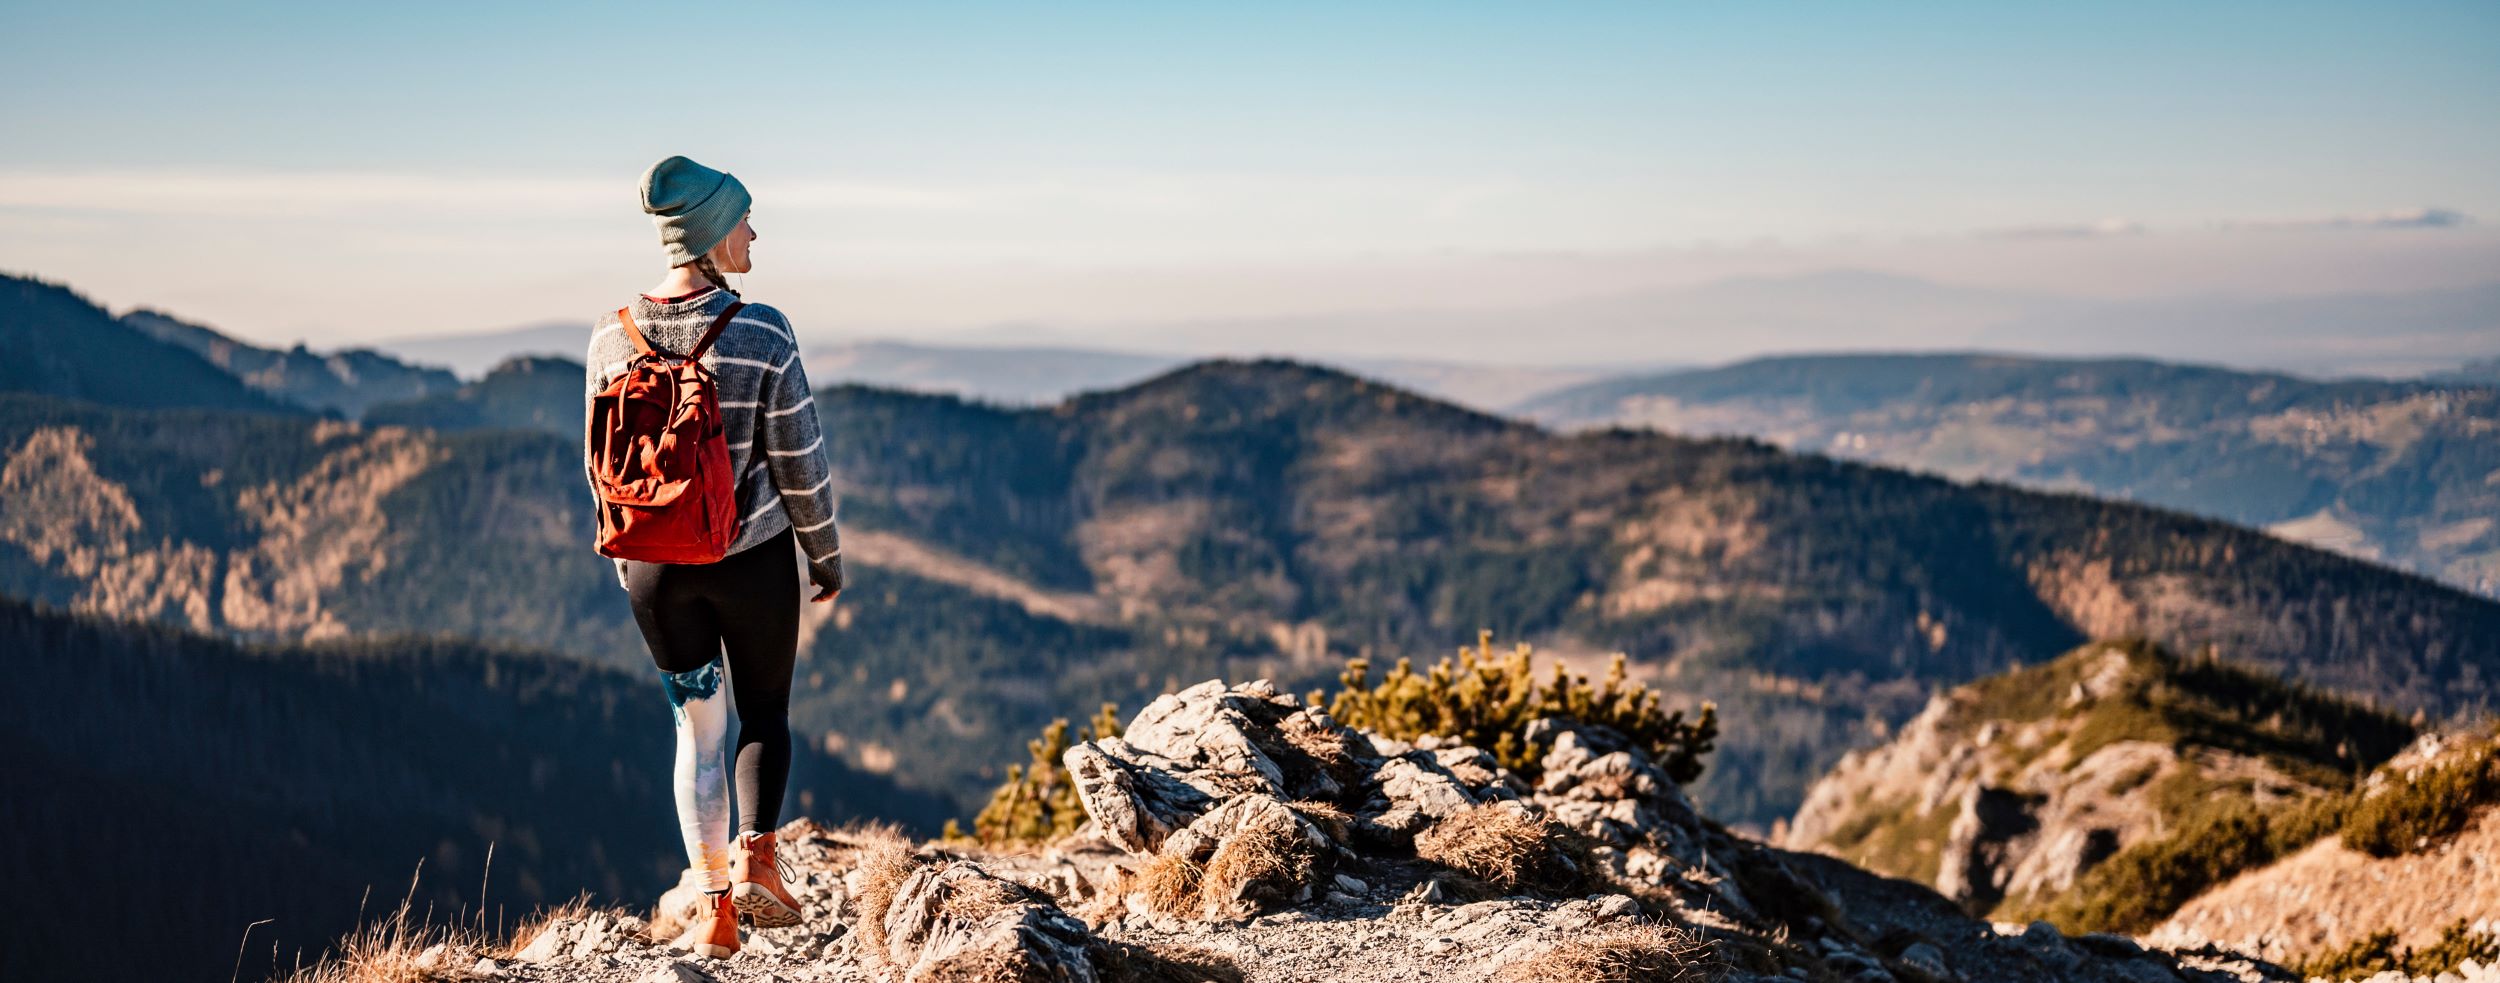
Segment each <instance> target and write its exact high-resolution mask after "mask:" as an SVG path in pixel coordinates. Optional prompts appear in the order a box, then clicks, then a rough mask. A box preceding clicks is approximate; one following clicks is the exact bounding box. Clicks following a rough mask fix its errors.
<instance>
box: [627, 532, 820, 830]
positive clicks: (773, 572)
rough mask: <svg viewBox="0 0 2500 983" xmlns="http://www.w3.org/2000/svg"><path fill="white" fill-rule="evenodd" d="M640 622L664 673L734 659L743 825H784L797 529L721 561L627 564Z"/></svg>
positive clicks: (732, 692) (732, 693)
mask: <svg viewBox="0 0 2500 983" xmlns="http://www.w3.org/2000/svg"><path fill="white" fill-rule="evenodd" d="M625 592H626V594H627V596H628V597H630V598H631V599H632V601H633V607H634V622H635V623H636V624H638V625H641V626H642V638H643V641H644V642H647V643H649V644H650V646H651V661H652V662H654V663H656V664H658V665H659V667H660V671H661V672H672V673H675V672H692V671H694V670H696V669H700V668H702V667H703V666H704V665H705V664H706V663H709V662H711V661H712V660H713V658H715V657H717V656H719V655H720V654H721V652H722V650H723V649H724V648H726V649H727V651H728V658H729V699H730V702H731V704H732V705H734V706H736V707H737V710H738V743H737V749H738V750H737V762H738V765H737V786H738V830H739V832H742V833H762V832H771V831H772V830H773V829H775V828H777V827H779V826H780V825H781V796H782V793H783V791H784V790H785V789H787V788H788V787H789V784H790V719H789V714H790V666H791V663H792V662H793V661H794V660H795V659H796V658H797V656H798V648H799V573H798V555H797V553H796V552H795V547H794V546H792V545H791V533H790V531H789V530H787V529H784V530H782V532H781V534H780V535H778V536H774V537H773V538H771V539H768V540H765V541H763V542H761V543H757V544H755V545H753V546H750V547H747V548H746V549H743V550H739V551H738V552H735V553H732V554H729V555H728V556H725V557H722V558H721V560H720V562H718V563H641V562H637V561H632V560H628V561H626V563H625Z"/></svg>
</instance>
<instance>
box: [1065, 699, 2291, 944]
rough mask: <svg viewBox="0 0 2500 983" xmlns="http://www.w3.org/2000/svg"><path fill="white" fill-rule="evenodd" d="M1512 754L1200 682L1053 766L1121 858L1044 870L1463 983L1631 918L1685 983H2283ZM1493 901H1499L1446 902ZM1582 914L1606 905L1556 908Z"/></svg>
mask: <svg viewBox="0 0 2500 983" xmlns="http://www.w3.org/2000/svg"><path fill="white" fill-rule="evenodd" d="M1521 736H1522V738H1523V739H1525V740H1527V741H1528V742H1530V744H1531V745H1532V746H1543V747H1545V748H1547V749H1548V750H1547V752H1546V754H1545V755H1544V756H1543V758H1542V760H1541V761H1540V762H1539V768H1538V769H1537V773H1536V775H1535V777H1534V779H1533V780H1531V779H1529V778H1527V777H1525V776H1522V775H1518V774H1514V773H1512V772H1510V771H1509V770H1508V769H1505V768H1502V767H1501V766H1500V765H1499V764H1498V763H1496V762H1495V760H1494V759H1493V757H1492V755H1490V754H1488V753H1486V752H1485V751H1484V750H1482V749H1480V748H1474V747H1468V746H1464V745H1459V744H1454V743H1451V742H1448V741H1445V740H1438V739H1433V738H1425V739H1421V740H1418V741H1415V742H1413V743H1408V742H1404V741H1399V740H1396V739H1393V738H1389V737H1386V736H1383V735H1380V734H1375V733H1370V732H1366V731H1358V730H1352V729H1349V728H1345V727H1342V726H1339V725H1337V724H1336V723H1335V722H1334V721H1333V720H1331V719H1330V718H1329V717H1328V715H1327V713H1326V712H1325V711H1323V710H1321V709H1319V708H1317V707H1310V706H1305V705H1303V704H1302V702H1301V701H1300V699H1298V698H1297V697H1295V696H1293V695H1291V694H1285V693H1279V692H1277V691H1276V690H1275V689H1274V688H1273V687H1272V686H1269V685H1268V684H1266V683H1265V682H1254V683H1248V684H1243V685H1240V686H1233V687H1227V686H1224V685H1223V684H1222V683H1220V682H1208V683H1202V684H1200V685H1198V686H1194V687H1191V688H1189V689H1187V690H1184V691H1182V692H1179V693H1174V694H1170V695H1167V696H1165V697H1162V698H1160V699H1158V700H1156V701H1155V702H1154V703H1153V704H1152V705H1150V706H1148V707H1147V708H1146V709H1145V710H1144V711H1142V712H1141V713H1139V715H1138V722H1137V724H1136V725H1135V726H1133V727H1132V728H1131V729H1130V730H1129V731H1128V732H1127V733H1126V734H1125V735H1124V736H1123V737H1121V738H1113V739H1108V740H1101V741H1091V742H1086V743H1082V744H1078V745H1076V746H1074V747H1072V748H1070V749H1069V750H1068V751H1067V753H1066V756H1065V763H1066V765H1067V767H1068V769H1069V771H1070V772H1071V773H1072V774H1073V775H1074V776H1075V780H1076V786H1077V791H1078V795H1079V798H1080V799H1081V800H1082V802H1083V803H1084V805H1085V809H1086V811H1087V813H1088V814H1089V816H1090V817H1091V818H1092V820H1093V823H1092V825H1091V826H1090V827H1089V830H1088V832H1086V833H1081V834H1080V835H1079V837H1078V839H1079V840H1080V841H1081V840H1083V839H1085V837H1087V836H1089V835H1090V836H1093V837H1097V838H1098V840H1097V842H1100V843H1103V844H1105V845H1106V846H1109V847H1111V848H1112V849H1115V850H1117V851H1119V852H1120V853H1121V854H1124V855H1125V857H1113V858H1109V859H1108V860H1107V861H1084V860H1072V859H1069V858H1066V857H1063V858H1062V859H1061V861H1060V862H1061V863H1076V864H1082V863H1086V862H1107V863H1108V864H1109V865H1110V866H1111V867H1112V868H1113V870H1112V872H1111V873H1109V874H1101V875H1092V876H1086V877H1070V878H1066V880H1067V881H1069V882H1082V883H1085V884H1087V885H1090V886H1091V889H1092V890H1093V891H1095V892H1096V893H1095V894H1093V896H1092V897H1090V898H1088V899H1086V900H1087V907H1086V909H1085V910H1087V911H1096V912H1101V913H1103V914H1104V916H1105V917H1106V919H1107V922H1106V924H1107V925H1109V926H1110V927H1111V928H1114V929H1117V930H1119V931H1120V932H1122V933H1124V934H1125V935H1126V936H1127V937H1130V938H1136V939H1146V940H1153V941H1163V942H1170V941H1181V942H1188V941H1195V940H1199V939H1214V938H1226V937H1231V938H1238V939H1259V940H1261V941H1258V942H1245V943H1244V944H1245V945H1248V946H1250V947H1251V948H1256V949H1259V950H1261V951H1266V941H1265V940H1269V939H1273V938H1275V937H1277V936H1278V935H1280V934H1283V930H1282V929H1280V928H1279V923H1278V920H1279V919H1284V920H1287V921H1286V922H1285V923H1284V924H1286V925H1289V926H1292V927H1295V928H1298V929H1300V930H1301V931H1302V933H1303V934H1305V935H1310V934H1313V933H1315V932H1317V931H1318V929H1317V928H1316V924H1315V923H1311V922H1309V921H1307V920H1305V919H1302V918H1299V917H1297V916H1298V915H1299V913H1300V912H1301V911H1302V910H1303V909H1306V908H1309V907H1312V906H1318V907H1321V908H1324V909H1326V910H1329V911H1353V912H1360V911H1366V910H1369V911H1378V912H1380V913H1381V917H1383V918H1385V919H1389V920H1395V919H1397V918H1399V917H1400V913H1401V912H1405V911H1409V910H1419V911H1422V912H1425V913H1426V914H1424V915H1423V916H1422V917H1423V918H1424V919H1425V922H1426V924H1425V926H1424V931H1426V932H1427V933H1437V934H1434V935H1433V937H1431V938H1429V939H1426V940H1425V942H1424V945H1423V948H1424V950H1425V954H1426V955H1429V956H1437V957H1444V958H1446V959H1448V960H1450V962H1449V963H1448V965H1449V966H1450V967H1452V968H1456V967H1461V966H1465V967H1468V968H1469V969H1470V970H1471V971H1472V973H1473V975H1472V976H1470V978H1475V977H1483V978H1491V977H1495V976H1500V977H1502V978H1529V977H1521V976H1520V975H1519V974H1520V973H1522V972H1524V971H1523V970H1520V969H1518V968H1516V967H1518V966H1521V965H1527V964H1528V963H1530V962H1534V961H1536V960H1540V959H1543V960H1548V961H1549V962H1550V961H1553V960H1557V959H1560V958H1561V957H1560V956H1558V955H1556V953H1559V952H1561V951H1562V950H1561V949H1560V948H1557V947H1559V946H1561V945H1562V944H1563V942H1564V941H1565V940H1566V939H1567V938H1568V937H1569V936H1571V935H1572V934H1573V932H1575V931H1578V930H1580V929H1585V928H1587V927H1588V926H1591V925H1594V924H1598V923H1600V922H1602V921H1603V920H1604V919H1605V918H1607V917H1619V916H1620V915H1621V914H1623V913H1625V912H1629V911H1642V912H1646V913H1647V914H1648V915H1649V916H1650V917H1651V918H1654V919H1657V920H1658V921H1656V922H1655V923H1653V924H1656V925H1659V926H1663V927H1665V928H1667V929H1671V930H1673V931H1675V932H1682V933H1689V935H1690V937H1693V938H1699V939H1707V940H1709V942H1710V943H1712V944H1713V945H1714V946H1715V947H1716V950H1717V952H1718V956H1717V961H1716V962H1715V963H1714V964H1713V966H1712V968H1710V969H1709V970H1708V972H1707V973H1701V975H1688V976H1678V977H1675V978H1679V979H1699V978H1704V977H1705V976H1708V977H1721V976H1723V977H1725V978H1729V979H1770V978H1794V977H1792V976H1787V975H1785V974H1789V973H1792V972H1796V973H1802V974H1803V975H1806V976H1808V977H1812V978H1837V979H1847V980H1862V981H1887V980H1914V981H1938V980H2139V979H2162V980H2183V979H2189V980H2205V979H2244V980H2269V979H2288V978H2289V976H2288V975H2287V974H2283V973H2281V971H2279V970H2276V969H2273V968H2272V967H2269V966H2265V965H2264V964H2262V963H2255V962H2253V961H2248V960H2240V961H2238V962H2235V963H2229V964H2228V965H2223V964H2217V965H2216V966H2213V967H2208V968H2207V969H2204V970H2199V969H2193V968H2189V967H2186V966H2184V965H2183V964H2182V963H2181V962H2179V961H2178V960H2177V959H2175V958H2172V957H2169V956H2167V955H2166V954H2163V953H2159V952H2154V951H2149V950H2144V949H2141V948H2135V949H2131V950H2128V951H2124V952H2118V953H2115V954H2113V953H2110V952H2104V951H2100V950H2095V949H2092V948H2090V947H2088V946H2079V945H2075V944H2069V943H2068V942H2067V941H2066V940H2064V939H2062V938H2061V937H2059V936H2058V935H2057V933H2056V931H2055V930H2054V929H2049V928H2047V927H2046V926H2040V927H2038V928H2026V929H2020V930H2018V931H2013V932H2000V931H1998V930H1996V929H1994V928H1992V927H1990V926H1988V925H1987V924H1985V923H1981V922H1977V921H1974V920H1972V919H1970V918H1968V917H1966V916H1963V915H1961V914H1959V913H1958V912H1957V911H1955V910H1954V908H1953V907H1952V906H1951V905H1949V904H1946V903H1944V902H1943V901H1942V900H1941V899H1939V898H1937V897H1936V896H1935V895H1934V894H1932V893H1929V892H1926V891H1925V890H1923V889H1920V888H1917V887H1915V886H1913V885H1909V884H1905V883H1902V882H1899V881H1886V880H1883V879H1881V878H1876V877H1872V876H1871V875H1867V874H1865V873H1864V872H1862V871H1857V870H1854V869H1852V868H1848V867H1847V866H1846V865H1842V864H1837V863H1834V862H1831V861H1827V860H1822V859H1820V858H1814V857H1809V856H1804V855H1798V854H1787V853H1783V852H1781V851H1778V850H1774V849H1770V848H1767V847H1765V846H1763V845H1762V844H1759V843H1755V842H1752V841H1749V840H1745V839H1742V838H1740V837H1737V836H1735V835H1733V834H1731V833H1729V832H1727V831H1725V830H1724V829H1721V828H1719V827H1717V826H1715V825H1713V824H1711V823H1708V822H1707V821H1705V820H1703V819H1702V818H1701V817H1700V815H1699V814H1697V813H1696V812H1695V811H1694V809H1693V807H1692V804H1691V801H1690V800H1689V799H1687V798H1686V797H1685V795H1684V793H1683V790H1682V789H1681V788H1679V787H1678V786H1677V785H1676V784H1675V783H1674V782H1673V781H1672V780H1670V779H1669V778H1668V777H1667V776H1666V774H1665V773H1664V772H1663V771H1662V770H1660V769H1659V768H1658V766H1657V765H1656V764H1655V763H1654V762H1652V761H1651V760H1650V759H1649V756H1648V754H1647V753H1646V751H1645V750H1644V749H1642V748H1640V747H1638V746H1635V745H1634V744H1633V743H1632V742H1631V741H1629V740H1628V739H1626V738H1625V737H1623V736H1622V735H1621V734H1617V733H1615V732H1613V731H1610V730H1608V729H1606V728H1603V727H1595V726H1589V725H1585V724H1580V723H1578V722H1575V721H1569V720H1560V719H1548V720H1540V721H1537V722H1536V723H1534V724H1532V725H1530V727H1529V728H1528V730H1527V732H1526V733H1524V734H1522V735H1521ZM2019 805H2020V803H2019V796H2010V795H2009V796H2004V797H1998V798H1982V799H1980V800H1975V802H1974V803H1973V804H1972V805H1971V806H1970V807H1969V810H1968V811H1972V812H1973V821H1972V825H1973V828H1972V829H1971V831H1970V835H1969V836H1968V837H1967V838H1968V839H1969V840H1970V843H1971V847H1970V849H1969V851H1967V852H1969V853H1970V854H1971V855H1973V856H1974V857H1976V856H1980V855H1982V854H1985V853H1986V852H1987V850H1988V849H1990V848H1991V847H1990V845H1991V844H1994V845H1997V846H1999V847H2001V846H2002V844H2004V843H2008V842H2012V841H2014V840H2017V839H2019V838H2020V837H2021V835H2023V834H2022V831H2023V830H2026V829H2027V828H2028V827H2027V826H2026V825H2025V823H2026V822H2027V819H2026V816H2027V814H2026V813H2024V812H2023V810H2022V809H2021V808H2019ZM1988 869H1990V870H1993V869H1994V865H1993V864H1991V865H1988ZM1488 893H1489V894H1499V895H1507V897H1505V898H1503V899H1502V900H1499V901H1494V900H1485V901H1477V902H1474V903H1472V904H1458V903H1459V902H1464V901H1466V900H1467V899H1468V898H1469V897H1483V896H1485V895H1486V894H1488ZM1583 896H1585V897H1587V898H1590V899H1601V898H1610V899H1613V900H1614V901H1616V902H1619V903H1620V904H1621V907H1604V906H1601V907H1604V912H1605V913H1603V914H1600V913H1596V911H1595V910H1594V909H1593V910H1592V911H1591V912H1581V911H1579V910H1578V909H1575V908H1571V907H1570V906H1569V905H1562V906H1559V907H1552V906H1554V905H1556V904H1557V902H1558V901H1560V900H1563V899H1569V898H1575V897H1583ZM1381 898H1396V899H1398V901H1397V903H1395V904H1393V905H1389V906H1388V907H1386V908H1382V907H1379V903H1380V902H1379V901H1378V900H1377V899H1381ZM1540 898H1543V899H1554V900H1545V901H1540V900H1538V899H1540ZM1574 903H1579V902H1574ZM1453 904H1457V905H1458V906H1457V907H1450V906H1451V905H1453ZM1471 910H1480V911H1481V914H1479V915H1478V916H1477V917H1475V918H1472V919H1460V920H1459V921H1456V922H1453V921H1451V919H1450V917H1448V916H1434V915H1431V914H1429V912H1432V911H1446V912H1448V913H1449V916H1456V915H1457V914H1459V913H1462V912H1468V911H1471ZM1570 926H1577V928H1576V929H1575V928H1572V927H1570ZM1382 931H1383V930H1366V931H1365V937H1366V938H1373V939H1375V940H1377V936H1378V935H1379V934H1380V933H1381V932H1382ZM2043 931H2045V934H2042V932H2043ZM1283 944H1285V945H1288V946H1292V945H1295V943H1293V942H1290V941H1288V942H1284V943H1283ZM1307 944H1309V945H1313V946H1319V947H1322V948H1325V946H1326V945H1327V943H1324V942H1320V941H1318V940H1317V939H1313V940H1311V941H1310V942H1308V943H1307ZM1306 956H1307V954H1306ZM1523 961H1524V962H1523ZM1556 964H1557V965H1559V964H1560V963H1556ZM1695 972H1696V973H1700V972H1701V971H1700V970H1698V969H1697V970H1695ZM1276 978H1292V979H1301V978H1312V979H1334V978H1349V979H1360V978H1364V977H1363V976H1331V975H1313V976H1308V977H1305V976H1293V975H1286V976H1278V977H1276Z"/></svg>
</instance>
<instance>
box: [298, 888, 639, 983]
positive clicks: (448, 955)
mask: <svg viewBox="0 0 2500 983" xmlns="http://www.w3.org/2000/svg"><path fill="white" fill-rule="evenodd" d="M410 890H411V892H412V893H413V891H414V888H413V887H412V888H411V889H410ZM408 905H409V902H407V901H401V902H400V904H399V908H398V910H396V911H393V912H392V913H391V916H390V917H389V918H386V919H383V920H381V921H378V922H375V923H373V924H370V925H367V926H365V927H363V928H361V929H358V930H356V931H355V932H354V933H352V934H350V935H348V936H347V937H346V938H343V939H340V940H339V948H338V953H337V954H336V955H334V956H331V957H329V958H327V959H323V960H322V961H321V962H320V963H318V964H316V965H313V966H310V967H307V968H305V969H302V970H299V971H297V972H296V973H294V974H293V975H291V976H289V977H287V983H434V981H443V980H471V979H479V978H480V977H477V976H475V975H473V974H471V973H470V972H469V967H471V966H475V965H477V960H478V957H480V956H482V955H486V954H487V953H488V952H489V951H490V950H491V949H492V948H493V947H492V945H491V944H490V943H489V942H488V940H487V938H486V935H485V933H483V932H479V931H476V930H474V929H468V928H462V927H459V926H447V925H426V924H423V923H420V922H418V921H416V920H413V919H412V918H410V917H409V913H408ZM588 910H589V904H588V903H587V902H585V901H583V900H581V899H578V898H577V899H575V900H573V901H572V902H571V903H569V904H567V905H565V906H563V907H562V908H558V909H556V911H559V912H566V913H570V914H572V915H575V916H578V915H581V914H582V913H584V912H586V911H588ZM545 922H546V919H544V918H542V919H540V921H539V922H538V923H535V924H533V925H532V926H530V927H529V928H528V929H526V930H525V931H528V932H529V934H530V935H531V936H534V935H536V934H537V932H538V931H540V930H543V929H544V928H545ZM525 937H526V936H525ZM511 948H512V949H518V948H520V947H519V946H513V947H511ZM507 951H509V950H507Z"/></svg>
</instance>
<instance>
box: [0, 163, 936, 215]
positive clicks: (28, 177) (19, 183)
mask: <svg viewBox="0 0 2500 983" xmlns="http://www.w3.org/2000/svg"><path fill="white" fill-rule="evenodd" d="M632 194H633V191H632V188H631V185H630V183H620V182H618V181H617V180H615V179H613V178H600V179H595V180H594V179H588V178H560V177H559V178H526V177H524V178H513V177H481V176H472V175H456V174H455V175H434V174H405V173H389V172H309V173H278V172H212V171H101V172H99V171H68V172H59V171H55V172H45V171H0V209H26V210H43V211H84V212H111V213H120V214H142V215H173V216H186V217H227V216H241V217H267V216H273V215H276V216H288V217H321V216H331V215H341V214H354V213H358V212H370V211H371V210H373V209H377V208H389V209H407V208H411V207H415V208H422V209H425V210H427V211H428V212H431V213H435V214H442V213H446V212H449V213H458V214H470V213H490V214H499V215H510V214H515V213H528V214H541V215H551V214H564V213H581V212H584V211H587V210H593V209H612V208H614V207H617V206H618V205H619V204H620V203H621V202H630V201H631V200H632ZM774 197H775V199H776V201H780V202H787V203H789V204H791V205H793V206H795V207H810V208H828V209H848V208H876V209H895V210H935V209H954V208H963V207H967V206H968V205H969V200H968V199H967V198H966V197H965V196H963V195H960V194H955V193H951V192H946V191H938V190H931V189H924V188H910V187H900V186H891V185H876V184H867V183H857V182H843V181H809V182H802V183H799V184H796V185H793V186H789V187H777V188H775V189H774Z"/></svg>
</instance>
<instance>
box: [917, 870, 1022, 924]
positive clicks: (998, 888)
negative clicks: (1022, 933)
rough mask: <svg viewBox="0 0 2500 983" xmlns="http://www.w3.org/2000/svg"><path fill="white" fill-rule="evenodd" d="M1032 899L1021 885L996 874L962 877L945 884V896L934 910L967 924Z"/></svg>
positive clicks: (986, 918) (975, 922)
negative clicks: (993, 875)
mask: <svg viewBox="0 0 2500 983" xmlns="http://www.w3.org/2000/svg"><path fill="white" fill-rule="evenodd" d="M1030 900H1032V893H1031V892H1030V891H1028V890H1026V889H1025V888H1024V886H1023V885H1020V884H1015V883H1011V882H1008V881H1005V880H1001V879H999V878H996V877H962V878H957V879H955V880H954V882H953V883H952V884H951V885H949V886H948V888H947V891H946V899H945V900H943V901H940V902H938V912H939V913H940V914H942V915H945V916H946V917H948V918H952V919H954V920H956V921H959V922H963V923H965V924H969V925H977V924H980V923H981V922H985V921H988V920H989V918H990V916H991V915H995V914H998V913H999V912H1001V911H1005V910H1007V909H1009V908H1013V907H1015V906H1017V905H1020V904H1023V903H1025V902H1027V901H1030Z"/></svg>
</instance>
